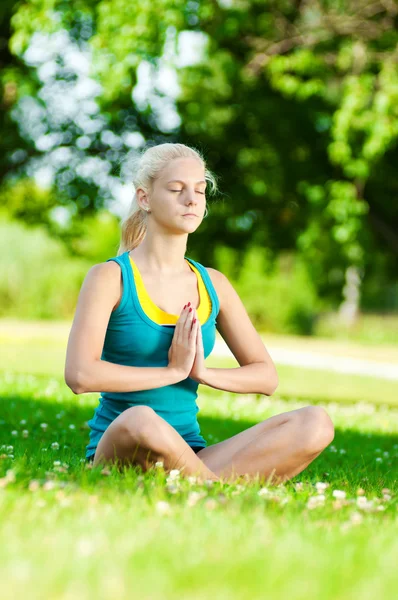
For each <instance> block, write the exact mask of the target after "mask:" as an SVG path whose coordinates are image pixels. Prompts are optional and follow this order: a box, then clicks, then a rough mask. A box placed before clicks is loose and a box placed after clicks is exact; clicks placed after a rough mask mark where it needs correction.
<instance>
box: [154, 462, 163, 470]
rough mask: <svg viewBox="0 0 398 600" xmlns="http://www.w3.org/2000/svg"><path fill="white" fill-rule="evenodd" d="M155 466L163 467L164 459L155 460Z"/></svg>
mask: <svg viewBox="0 0 398 600" xmlns="http://www.w3.org/2000/svg"><path fill="white" fill-rule="evenodd" d="M155 467H157V468H158V469H160V467H163V461H162V460H158V462H155Z"/></svg>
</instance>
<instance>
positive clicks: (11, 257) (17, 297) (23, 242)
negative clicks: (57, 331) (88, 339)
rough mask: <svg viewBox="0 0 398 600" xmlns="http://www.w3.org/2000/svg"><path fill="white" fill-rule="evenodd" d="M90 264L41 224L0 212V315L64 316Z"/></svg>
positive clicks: (68, 315) (69, 311) (73, 304)
mask: <svg viewBox="0 0 398 600" xmlns="http://www.w3.org/2000/svg"><path fill="white" fill-rule="evenodd" d="M91 266H92V263H91V262H90V261H87V260H85V259H74V258H71V257H70V256H69V255H68V253H67V251H66V249H65V247H64V246H63V245H62V244H61V243H60V242H57V241H56V240H53V239H51V238H50V237H49V236H48V234H47V233H46V232H45V230H44V229H43V228H41V227H35V228H31V227H29V228H28V227H27V226H25V225H23V224H22V223H20V222H16V221H11V220H9V219H8V218H7V217H6V216H4V215H2V216H0V316H2V317H6V316H7V317H11V316H12V317H24V318H37V319H68V318H71V317H72V316H73V314H74V311H75V308H76V302H77V298H78V295H79V291H80V288H81V284H82V282H83V279H84V277H85V275H86V274H87V271H88V270H89V268H90V267H91Z"/></svg>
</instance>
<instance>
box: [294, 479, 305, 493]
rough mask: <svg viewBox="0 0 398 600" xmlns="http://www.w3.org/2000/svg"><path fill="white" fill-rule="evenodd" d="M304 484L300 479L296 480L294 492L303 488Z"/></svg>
mask: <svg viewBox="0 0 398 600" xmlns="http://www.w3.org/2000/svg"><path fill="white" fill-rule="evenodd" d="M303 487H304V484H303V483H302V482H301V481H298V482H297V483H295V484H294V488H295V490H296V492H299V491H301V490H302V489H303Z"/></svg>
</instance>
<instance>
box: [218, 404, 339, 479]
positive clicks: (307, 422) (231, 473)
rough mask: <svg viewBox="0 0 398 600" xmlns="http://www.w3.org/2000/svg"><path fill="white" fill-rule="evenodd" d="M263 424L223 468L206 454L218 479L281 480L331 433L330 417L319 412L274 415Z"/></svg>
mask: <svg viewBox="0 0 398 600" xmlns="http://www.w3.org/2000/svg"><path fill="white" fill-rule="evenodd" d="M293 413H295V414H293ZM266 425H267V428H266V430H263V431H261V430H260V432H259V433H258V434H256V435H255V436H253V438H252V439H250V440H249V442H247V443H246V444H245V445H244V446H243V447H242V446H241V447H240V448H239V451H237V452H236V453H235V454H233V455H232V456H231V458H230V459H229V460H228V461H227V462H225V461H223V462H224V466H223V467H217V466H215V464H214V463H215V462H216V461H217V457H214V458H213V457H209V458H207V457H206V462H207V463H208V464H209V466H210V467H211V468H212V469H213V470H214V472H215V473H217V475H219V476H220V477H221V479H223V478H228V480H232V481H234V480H235V479H236V477H239V476H241V475H249V476H251V478H252V479H256V478H257V477H258V478H259V479H260V480H263V479H266V480H267V482H273V483H281V482H284V481H286V480H288V479H290V478H292V477H294V476H295V475H297V474H298V473H300V472H301V471H303V470H304V469H305V468H306V467H307V466H308V465H309V464H310V463H311V462H312V461H313V460H314V459H315V458H316V457H317V456H319V454H320V453H321V452H322V451H323V450H324V448H325V447H326V446H327V445H328V444H329V443H330V442H331V440H332V439H333V436H334V432H333V426H332V423H331V421H330V418H329V417H328V415H327V413H326V412H322V413H321V412H320V411H318V412H317V413H316V412H315V411H312V413H311V412H309V411H307V412H304V411H303V412H300V411H293V412H292V413H289V416H287V417H284V415H276V416H275V417H271V418H270V419H268V420H267V422H266ZM212 463H213V464H212Z"/></svg>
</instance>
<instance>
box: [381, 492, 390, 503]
mask: <svg viewBox="0 0 398 600" xmlns="http://www.w3.org/2000/svg"><path fill="white" fill-rule="evenodd" d="M383 500H386V502H388V500H391V496H390V494H383Z"/></svg>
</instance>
